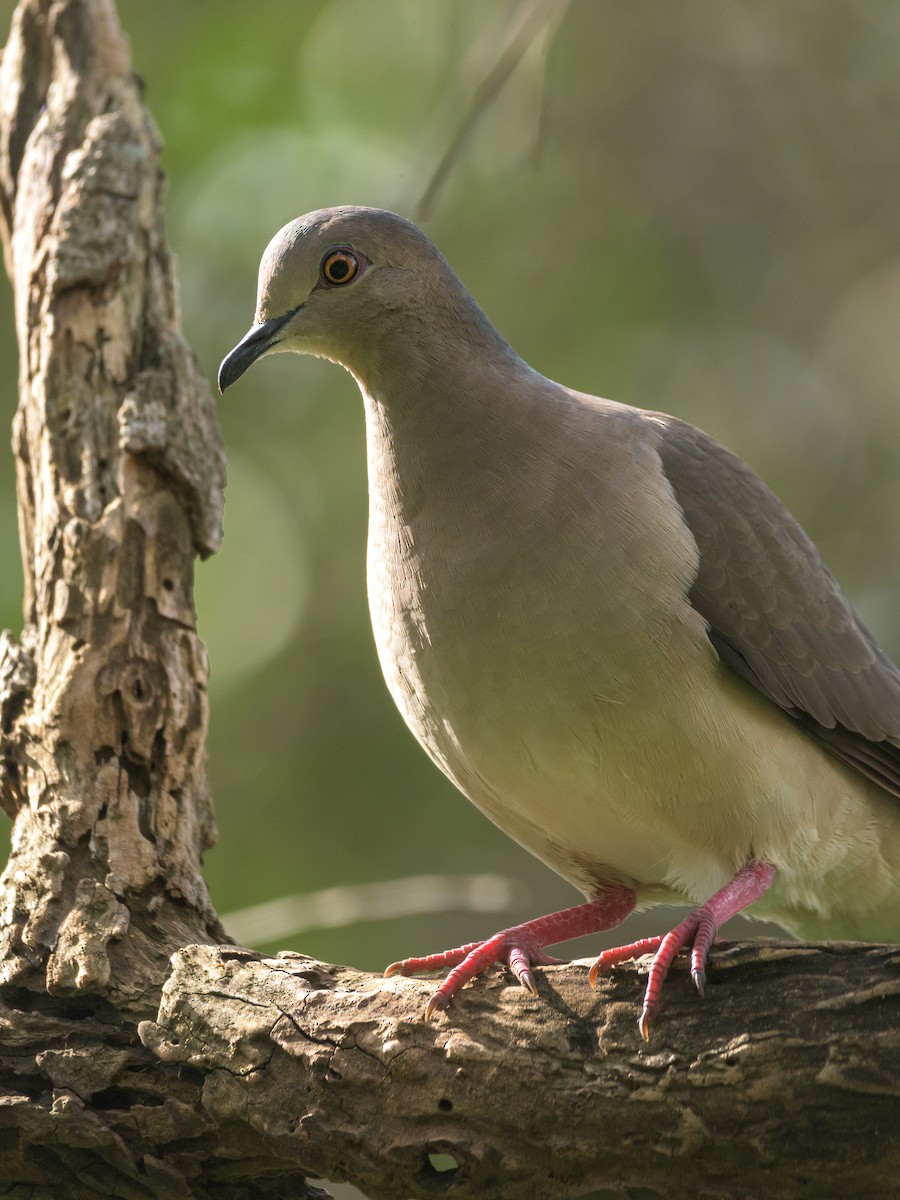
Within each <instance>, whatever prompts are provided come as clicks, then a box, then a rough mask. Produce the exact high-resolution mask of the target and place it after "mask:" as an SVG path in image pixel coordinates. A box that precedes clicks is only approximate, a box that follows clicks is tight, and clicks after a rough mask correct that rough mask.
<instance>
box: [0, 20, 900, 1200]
mask: <svg viewBox="0 0 900 1200" xmlns="http://www.w3.org/2000/svg"><path fill="white" fill-rule="evenodd" d="M158 159H159V146H158V140H157V137H156V133H155V131H154V128H153V125H152V123H151V122H150V120H149V118H148V116H147V114H146V112H145V110H144V108H143V106H142V104H141V100H140V96H139V90H138V88H137V85H136V83H135V80H134V79H133V77H132V75H131V70H130V64H129V57H128V51H127V46H126V43H125V41H124V39H123V37H122V35H121V33H120V31H119V29H118V26H117V24H116V20H115V14H114V11H113V8H112V3H111V0H56V2H55V3H54V2H52V0H22V3H20V5H19V8H18V10H17V13H16V17H15V20H14V25H13V31H12V35H11V38H10V41H9V44H8V46H7V48H6V50H5V52H4V57H3V64H2V70H0V224H2V233H3V241H4V250H5V255H6V262H7V267H8V270H9V273H10V276H11V278H12V280H13V285H14V289H15V296H16V320H17V330H18V338H19V346H20V354H21V373H20V374H21V395H20V405H19V411H18V413H17V415H16V421H15V430H14V446H15V453H16V456H17V462H18V480H19V484H18V486H19V506H20V513H21V527H22V551H23V556H24V561H25V575H26V597H25V629H24V633H23V636H22V638H21V641H19V642H17V641H15V640H14V639H13V638H12V637H11V636H10V635H9V634H5V635H4V636H3V640H2V643H0V797H2V802H3V805H4V807H5V808H6V810H7V811H8V812H9V813H10V814H11V815H12V816H13V817H14V821H15V825H14V834H13V848H12V855H11V857H10V861H9V865H8V867H7V870H6V872H5V874H4V876H3V879H2V883H0V893H2V894H0V1195H4V1196H15V1197H22V1198H24V1197H28V1198H29V1200H42V1198H43V1197H50V1196H53V1197H60V1196H64V1197H65V1198H66V1200H98V1198H100V1197H104V1198H105V1197H121V1198H126V1200H132V1198H133V1200H185V1198H187V1197H201V1198H207V1197H208V1198H210V1200H211V1198H213V1197H216V1198H218V1200H238V1198H239V1197H240V1198H242V1200H244V1198H245V1200H251V1198H255V1197H259V1198H261V1197H273V1196H303V1195H316V1194H319V1193H318V1192H317V1191H316V1189H313V1188H309V1187H308V1186H307V1185H306V1184H305V1183H304V1176H305V1175H306V1174H319V1175H325V1176H328V1177H331V1178H336V1179H340V1178H347V1177H350V1178H352V1179H354V1181H355V1182H357V1183H359V1184H360V1186H362V1187H363V1188H364V1189H366V1190H367V1191H368V1193H369V1194H370V1195H372V1196H384V1197H397V1198H400V1197H410V1196H415V1197H425V1196H431V1195H435V1194H437V1193H444V1192H446V1193H447V1194H449V1195H453V1196H458V1197H460V1198H464V1197H491V1196H502V1197H504V1198H506V1197H509V1198H511V1200H513V1198H516V1197H523V1198H526V1197H544V1196H551V1195H553V1196H558V1197H580V1198H582V1200H584V1198H587V1197H595V1198H598V1200H599V1198H609V1200H612V1198H614V1197H634V1196H638V1195H640V1196H642V1197H651V1196H665V1197H667V1198H668V1200H678V1197H682V1196H683V1197H688V1196H690V1197H692V1198H693V1197H696V1196H703V1195H708V1196H716V1197H719V1196H723V1195H728V1196H729V1197H731V1196H733V1197H739V1196H758V1195H761V1194H763V1193H765V1194H768V1195H773V1196H779V1197H803V1196H809V1197H813V1196H815V1197H817V1198H818V1197H827V1196H830V1195H842V1194H843V1193H844V1192H845V1191H846V1190H848V1189H852V1191H853V1193H854V1194H855V1196H856V1197H860V1198H861V1197H883V1196H885V1195H886V1194H887V1192H886V1190H885V1188H886V1181H890V1180H894V1179H896V1178H897V1176H898V1172H900V1132H898V1131H900V1056H898V1042H900V1037H898V1033H897V1030H898V1026H900V1021H898V1016H900V972H898V967H900V951H898V950H897V949H895V948H893V949H892V948H885V947H860V946H855V947H851V946H839V947H820V946H817V947H807V946H798V945H785V946H782V945H780V944H767V945H759V946H753V947H741V946H735V947H730V948H725V949H719V950H718V951H717V953H716V955H715V964H716V965H715V976H714V981H713V982H714V983H715V984H721V985H722V986H720V987H719V986H713V987H711V996H710V999H709V1000H707V1002H706V1003H704V1004H701V1003H700V1002H699V1000H698V999H697V998H696V997H695V996H694V995H693V994H692V993H691V991H690V988H689V986H687V984H686V981H685V980H684V979H682V980H681V981H679V980H677V979H675V980H673V982H672V984H670V985H669V987H668V988H667V992H666V997H665V1005H666V1006H665V1009H664V1012H663V1014H662V1015H661V1017H660V1019H659V1021H658V1023H657V1028H656V1032H655V1038H654V1042H653V1044H652V1045H651V1046H650V1047H644V1046H643V1045H642V1043H641V1042H640V1040H639V1038H638V1035H637V1031H636V1028H635V1018H636V1015H637V1002H638V989H639V982H638V979H637V976H636V969H634V968H623V969H622V970H621V971H620V972H618V973H617V975H616V977H615V978H614V979H613V980H611V981H606V982H604V983H603V984H602V985H601V988H600V991H599V992H598V994H597V995H596V996H595V995H593V994H592V993H591V992H590V991H589V989H588V988H587V987H586V985H585V972H584V970H583V969H582V968H579V967H565V968H562V967H560V968H552V969H548V970H546V971H545V972H541V985H540V986H541V989H542V992H543V999H544V1000H546V1003H538V1002H536V1001H534V1000H533V999H532V998H531V997H530V996H528V995H527V994H526V993H524V992H523V991H522V989H520V988H517V987H509V986H504V987H503V988H502V989H500V988H498V987H497V986H496V985H497V980H498V978H502V976H500V975H498V974H497V973H495V974H493V975H492V976H491V977H490V979H489V981H488V983H487V986H485V984H483V983H482V984H478V985H477V986H475V987H473V988H472V989H469V990H467V991H466V993H465V995H464V996H462V997H461V998H460V999H459V1001H458V1002H457V1004H456V1005H455V1006H454V1007H453V1009H452V1010H451V1012H450V1014H449V1017H446V1016H445V1017H441V1018H440V1019H439V1020H438V1021H437V1022H435V1023H433V1024H429V1025H426V1024H424V1023H423V1022H422V1021H421V1019H420V1013H421V1008H422V997H423V995H424V994H425V991H426V989H427V988H428V987H429V986H432V985H429V984H427V983H420V982H415V981H407V980H402V979H393V980H390V981H384V980H381V979H376V978H373V977H371V976H363V975H360V974H359V973H357V972H354V971H350V970H348V969H345V968H339V967H330V966H327V965H325V964H321V963H315V962H312V961H311V960H307V959H303V958H300V957H299V956H286V957H284V958H282V959H275V960H263V959H261V958H260V957H259V956H258V955H254V954H252V953H251V952H247V951H241V950H238V949H235V948H234V947H228V946H216V945H214V944H213V943H217V942H221V941H223V940H225V939H224V934H223V932H222V930H221V928H220V927H219V925H218V921H217V919H216V916H215V914H214V913H213V911H212V910H211V907H210V904H209V900H208V897H207V894H206V890H205V887H204V884H203V880H202V877H201V874H200V863H201V856H202V853H203V850H204V848H205V847H206V846H208V845H209V843H210V841H211V838H212V833H213V825H212V817H211V807H210V799H209V793H208V788H207V782H206V769H205V734H206V720H207V717H206V702H205V685H206V665H205V656H204V651H203V647H202V645H201V643H200V642H199V640H198V638H197V635H196V632H195V622H194V609H193V599H192V568H193V561H194V556H195V555H197V554H199V555H206V554H209V553H211V552H212V551H213V550H215V548H216V547H217V545H218V541H219V536H220V516H221V492H222V486H223V482H224V470H223V457H222V453H221V449H220V444H219V438H218V433H217V428H216V421H215V414H214V409H213V405H212V401H211V397H210V392H209V388H208V386H207V384H206V382H205V381H204V379H203V378H202V377H201V375H200V372H199V370H198V368H197V366H196V364H195V362H194V359H193V357H192V355H191V353H190V351H189V350H188V348H187V346H186V345H185V343H184V340H183V339H182V337H181V335H180V333H179V330H178V318H177V307H176V302H175V291H174V282H173V273H172V266H171V263H170V260H169V257H168V254H167V252H166V247H165V242H164V237H163V231H162V199H161V176H160V172H159V166H158ZM173 954H174V959H173V965H172V967H171V969H170V956H172V955H173ZM679 984H680V986H679ZM861 1144H862V1145H864V1146H865V1151H864V1153H862V1154H861V1153H860V1152H859V1151H858V1149H857V1147H858V1146H859V1145H861ZM435 1155H445V1156H447V1157H445V1158H444V1159H443V1160H441V1159H439V1158H434V1156H435ZM442 1167H443V1168H446V1169H443V1170H442V1169H441V1168H442ZM888 1186H890V1185H888Z"/></svg>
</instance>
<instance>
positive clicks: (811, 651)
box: [645, 413, 900, 797]
mask: <svg viewBox="0 0 900 1200" xmlns="http://www.w3.org/2000/svg"><path fill="white" fill-rule="evenodd" d="M645 419H647V420H648V421H650V422H652V423H653V424H654V426H655V427H656V429H657V431H658V442H657V451H658V453H659V455H660V458H661V460H662V463H663V468H664V470H665V473H666V475H667V477H668V479H669V483H670V484H671V487H672V490H673V492H674V494H675V498H676V500H677V501H678V504H679V505H680V506H681V510H682V512H683V514H684V518H685V520H686V522H687V524H688V527H689V528H690V530H691V533H692V534H693V537H694V540H695V541H696V543H697V548H698V550H699V555H700V566H699V569H698V572H697V578H696V579H695V581H694V584H693V587H692V588H691V591H690V596H689V598H690V600H691V603H692V604H693V606H694V608H695V609H696V610H697V611H698V612H699V613H700V614H701V616H703V618H704V619H705V620H706V622H707V626H708V628H707V636H708V637H709V640H710V642H711V643H712V645H713V646H714V647H715V649H716V652H717V653H718V655H719V657H720V659H721V660H722V662H723V663H725V664H726V665H727V666H728V667H730V668H731V669H732V670H733V671H735V672H736V673H737V674H738V675H740V676H741V677H742V678H743V679H745V680H747V682H748V683H751V684H752V685H753V686H754V687H755V688H757V689H758V690H759V691H760V692H762V694H763V695H764V696H766V697H768V699H770V700H772V701H774V702H775V704H777V705H779V706H780V707H781V708H782V709H783V710H784V712H785V713H787V714H788V716H790V717H791V718H793V719H794V720H795V721H796V722H797V723H798V724H799V725H800V726H801V727H802V728H803V729H804V730H805V732H806V733H808V734H809V735H810V736H811V737H813V738H815V739H816V741H818V742H820V743H821V744H822V745H823V746H824V747H825V748H826V749H827V750H829V751H830V752H831V753H832V754H834V755H836V756H837V757H838V758H840V759H841V760H843V761H844V762H846V763H848V764H850V765H851V766H852V767H855V768H856V769H857V770H858V771H860V772H861V773H862V774H863V775H866V776H868V777H869V778H870V779H873V780H874V781H875V782H876V783H878V784H880V785H881V786H882V787H883V788H885V790H887V791H888V792H891V793H892V794H893V795H895V796H897V797H900V669H898V668H897V666H896V665H895V664H894V663H893V662H892V661H891V659H890V658H888V656H887V654H885V652H884V651H883V650H882V648H881V647H880V646H879V644H878V642H877V641H876V639H875V637H874V635H873V634H872V633H871V632H870V631H869V630H868V629H867V628H866V626H865V625H864V624H863V622H862V621H861V620H860V618H859V617H858V616H857V614H856V612H855V611H854V610H853V607H852V605H851V604H850V602H849V600H848V599H847V597H846V596H845V595H844V593H843V592H842V591H841V588H840V586H839V584H838V582H837V580H836V579H835V578H834V576H833V575H832V574H831V572H830V571H829V569H828V567H827V566H826V565H825V563H824V562H823V561H822V558H821V556H820V555H819V552H818V550H816V548H815V546H814V545H813V543H812V542H811V541H810V539H809V538H808V537H807V535H806V534H805V533H804V532H803V530H802V529H801V528H800V526H799V525H798V524H797V522H796V521H795V520H794V518H793V517H792V516H791V514H790V513H789V512H788V510H787V509H786V508H785V507H784V505H783V504H782V503H781V501H780V500H779V499H778V497H777V496H775V495H774V493H773V492H771V491H770V490H769V488H768V487H766V485H765V484H764V483H763V481H762V480H761V479H760V478H759V477H758V476H757V475H756V474H755V473H754V472H753V471H751V470H750V468H749V467H748V466H747V465H746V463H743V462H742V461H741V460H740V459H739V458H738V457H737V456H736V455H735V454H732V453H731V451H730V450H726V449H725V447H724V446H721V445H720V444H719V443H718V442H716V441H715V440H714V439H713V438H711V437H709V436H708V435H706V434H704V433H702V432H701V431H700V430H698V429H695V428H694V427H693V426H691V425H688V424H686V423H685V422H683V421H679V420H677V419H676V418H674V417H669V416H666V415H665V414H663V413H646V414H645Z"/></svg>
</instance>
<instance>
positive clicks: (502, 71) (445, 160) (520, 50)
mask: <svg viewBox="0 0 900 1200" xmlns="http://www.w3.org/2000/svg"><path fill="white" fill-rule="evenodd" d="M568 5H569V0H523V3H522V4H521V5H520V6H519V8H518V10H517V12H516V17H515V21H514V25H513V30H512V33H511V34H510V38H509V41H508V42H507V44H506V46H505V48H504V49H503V51H502V53H501V54H500V56H499V58H498V59H497V60H496V62H495V63H494V65H493V66H492V67H491V69H490V70H489V71H488V73H487V75H485V77H484V79H483V80H482V81H481V83H480V84H479V85H478V86H477V87H476V88H475V91H474V93H473V94H472V98H471V100H470V102H469V105H468V108H467V109H466V111H465V113H464V114H463V119H462V121H461V122H460V124H459V127H458V128H457V130H456V133H455V134H454V136H453V137H452V139H451V140H450V144H449V145H448V147H447V149H446V151H445V152H444V154H443V156H442V158H441V160H440V162H439V163H438V165H437V166H436V167H435V169H434V172H433V173H432V176H431V178H430V179H429V181H428V184H427V185H426V187H425V190H424V192H423V193H422V196H421V198H420V199H419V202H418V204H417V205H416V218H417V219H418V220H419V221H427V220H428V218H429V217H430V216H431V214H432V213H433V212H434V208H435V205H436V203H437V199H438V196H439V195H440V193H441V190H442V188H443V187H444V184H445V183H446V182H447V178H448V176H449V175H450V172H451V171H452V170H453V168H454V166H455V165H456V163H457V161H458V159H459V157H460V155H461V154H462V152H463V150H464V148H465V146H466V143H467V142H468V140H469V138H470V137H471V136H472V133H473V132H474V130H475V127H476V126H477V124H478V122H479V121H480V120H481V118H482V117H483V116H484V114H485V113H486V112H487V110H488V108H489V107H490V105H491V104H492V102H493V101H494V100H495V99H496V97H497V96H498V95H499V94H500V92H501V90H502V89H503V86H504V84H505V83H506V81H507V80H508V79H509V77H510V75H512V73H513V71H514V70H515V68H516V67H517V66H518V64H519V63H520V62H521V60H522V58H523V57H524V55H525V54H526V52H527V51H528V49H529V48H530V47H531V46H532V45H533V44H534V42H535V41H536V40H537V38H538V37H539V36H540V35H541V33H543V32H545V31H546V30H548V29H549V28H551V26H553V25H558V23H559V22H560V21H561V20H562V17H563V14H564V13H565V10H566V9H567V8H568Z"/></svg>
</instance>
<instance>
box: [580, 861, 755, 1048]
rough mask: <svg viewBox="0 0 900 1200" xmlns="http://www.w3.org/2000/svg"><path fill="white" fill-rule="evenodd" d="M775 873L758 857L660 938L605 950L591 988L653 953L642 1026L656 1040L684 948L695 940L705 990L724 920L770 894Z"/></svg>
mask: <svg viewBox="0 0 900 1200" xmlns="http://www.w3.org/2000/svg"><path fill="white" fill-rule="evenodd" d="M774 878H775V868H774V867H773V866H772V864H771V863H766V862H754V863H748V865H747V866H746V867H741V869H740V870H739V871H738V873H737V874H736V875H735V877H734V879H732V881H731V882H730V883H726V885H725V886H724V887H723V888H720V889H719V891H718V892H716V894H715V895H714V896H713V897H711V899H709V900H707V902H706V903H705V904H703V905H701V906H700V908H698V909H696V910H695V911H694V912H692V913H691V914H690V915H689V916H687V917H685V919H684V920H683V921H682V922H681V924H680V925H676V927H675V928H674V929H673V930H672V931H671V933H667V934H665V935H662V936H660V937H650V938H641V940H640V941H639V942H631V943H630V944H629V945H627V946H616V947H614V948H612V949H610V950H604V951H603V953H602V954H601V955H600V956H599V958H598V959H597V960H596V962H595V963H594V965H593V966H592V967H591V972H590V975H589V976H588V979H589V980H590V984H591V987H596V984H597V976H598V975H599V974H601V973H603V974H606V973H607V972H608V971H609V969H610V968H611V967H613V966H616V965H617V964H618V963H621V962H626V961H627V960H628V959H631V958H638V957H639V956H640V955H642V954H649V953H651V952H654V953H653V961H652V963H651V964H650V973H649V976H648V978H647V988H646V991H645V992H644V1006H643V1008H642V1009H641V1015H640V1019H639V1020H638V1028H639V1029H640V1031H641V1037H643V1039H644V1041H645V1042H647V1041H649V1040H650V1021H651V1020H652V1018H653V1017H654V1015H655V1014H656V1012H657V1010H658V1008H659V999H660V993H661V992H662V985H663V981H664V980H665V978H666V975H667V974H668V971H669V967H670V966H671V965H672V962H673V960H674V959H675V956H676V955H677V954H678V952H679V950H681V949H683V948H684V947H685V946H687V945H688V943H690V945H691V978H692V979H693V981H694V984H695V985H696V988H697V991H698V992H699V993H700V995H701V996H702V995H703V989H704V987H705V985H706V961H707V958H708V957H709V948H710V946H711V945H712V943H713V941H714V940H715V936H716V932H717V930H718V928H719V926H720V925H721V924H722V922H723V921H727V920H728V919H729V917H733V916H735V915H736V914H737V913H739V912H741V911H742V910H743V909H745V908H746V907H747V906H748V905H749V904H752V903H753V902H754V900H758V899H759V898H760V896H764V895H765V893H766V892H767V891H768V890H769V887H770V886H771V884H772V880H773V879H774Z"/></svg>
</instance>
